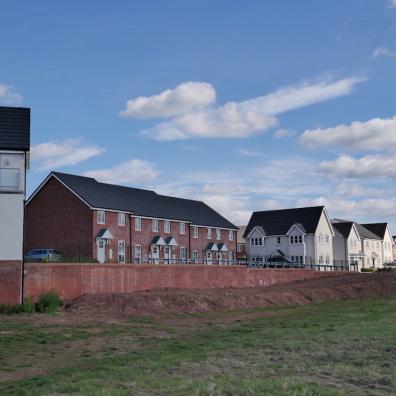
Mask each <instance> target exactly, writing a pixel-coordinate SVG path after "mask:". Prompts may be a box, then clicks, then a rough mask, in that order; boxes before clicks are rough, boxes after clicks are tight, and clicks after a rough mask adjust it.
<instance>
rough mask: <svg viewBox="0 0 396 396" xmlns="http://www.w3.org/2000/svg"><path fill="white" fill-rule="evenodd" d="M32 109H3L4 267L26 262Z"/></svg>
mask: <svg viewBox="0 0 396 396" xmlns="http://www.w3.org/2000/svg"><path fill="white" fill-rule="evenodd" d="M29 149H30V109H27V108H16V107H1V106H0V265H1V262H22V258H23V223H24V200H25V194H26V188H25V185H26V171H27V169H28V164H29Z"/></svg>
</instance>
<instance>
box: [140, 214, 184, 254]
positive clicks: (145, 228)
mask: <svg viewBox="0 0 396 396" xmlns="http://www.w3.org/2000/svg"><path fill="white" fill-rule="evenodd" d="M179 227H180V223H179V222H178V221H171V229H170V231H171V232H170V233H165V231H164V221H163V220H159V229H158V232H153V231H152V220H151V219H142V230H141V231H136V230H135V218H132V248H133V252H132V257H133V258H134V257H135V245H141V246H142V256H143V257H148V256H149V254H150V250H151V241H152V240H153V238H154V237H155V236H158V235H159V236H162V237H163V238H164V239H166V238H167V237H169V236H172V237H173V238H174V239H175V240H176V242H177V246H175V247H173V248H172V258H173V257H174V258H176V259H178V258H180V247H181V246H184V247H185V248H186V249H187V255H188V246H189V235H188V233H189V230H188V228H189V227H188V224H187V223H186V226H185V234H180V229H179ZM160 258H164V248H161V249H160Z"/></svg>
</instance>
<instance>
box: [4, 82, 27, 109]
mask: <svg viewBox="0 0 396 396" xmlns="http://www.w3.org/2000/svg"><path fill="white" fill-rule="evenodd" d="M22 100H23V97H22V95H21V94H19V93H18V92H17V91H16V90H15V88H14V87H13V86H11V85H7V84H2V83H0V103H1V104H3V105H8V106H14V105H20V104H21V103H22Z"/></svg>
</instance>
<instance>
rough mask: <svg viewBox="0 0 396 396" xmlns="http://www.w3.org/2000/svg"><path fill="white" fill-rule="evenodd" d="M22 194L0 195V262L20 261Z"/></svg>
mask: <svg viewBox="0 0 396 396" xmlns="http://www.w3.org/2000/svg"><path fill="white" fill-rule="evenodd" d="M23 197H24V196H23V194H0V260H22V245H23Z"/></svg>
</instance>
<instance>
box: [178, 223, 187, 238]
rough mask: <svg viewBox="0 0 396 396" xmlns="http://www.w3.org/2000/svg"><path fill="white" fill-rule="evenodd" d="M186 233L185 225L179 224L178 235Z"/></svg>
mask: <svg viewBox="0 0 396 396" xmlns="http://www.w3.org/2000/svg"><path fill="white" fill-rule="evenodd" d="M185 233H186V223H184V222H180V223H179V234H181V235H184V234H185Z"/></svg>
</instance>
